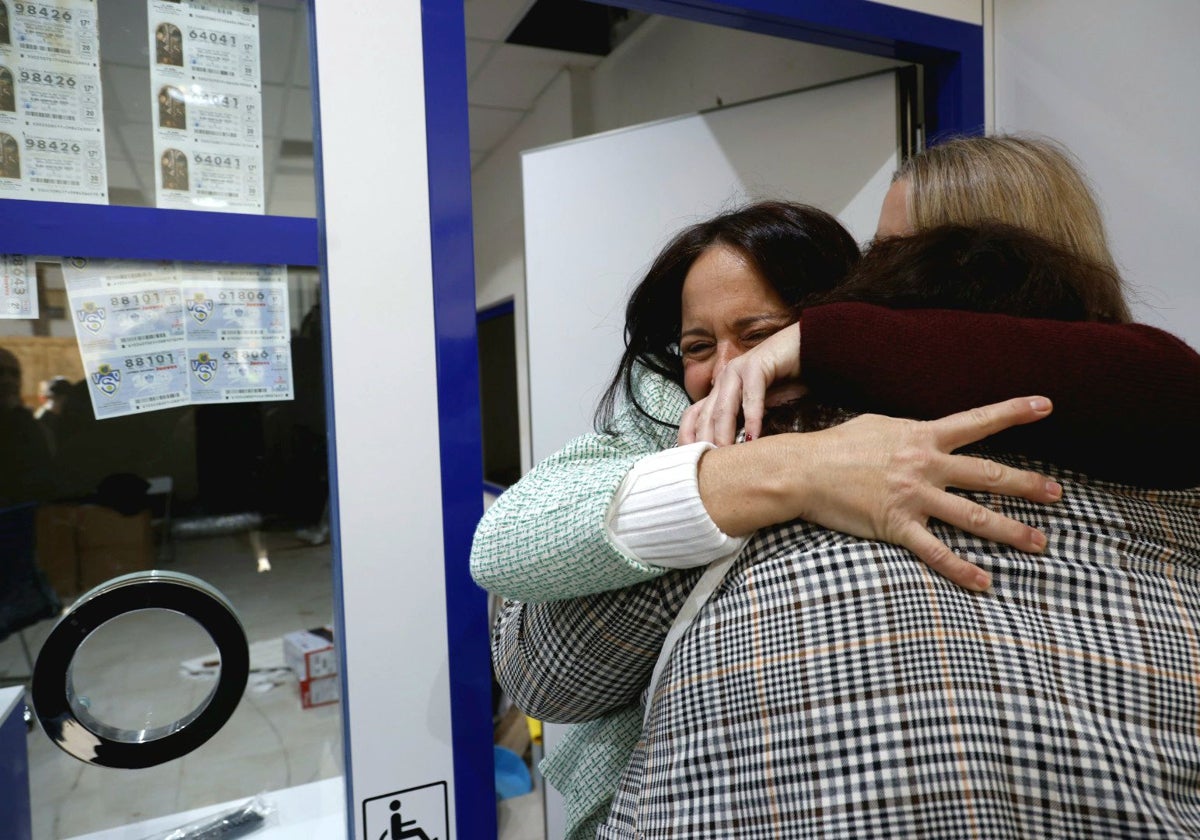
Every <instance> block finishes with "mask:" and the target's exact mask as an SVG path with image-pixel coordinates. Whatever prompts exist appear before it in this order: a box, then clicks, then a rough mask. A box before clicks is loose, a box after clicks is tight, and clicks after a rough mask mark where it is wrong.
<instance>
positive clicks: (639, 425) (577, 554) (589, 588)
mask: <svg viewBox="0 0 1200 840" xmlns="http://www.w3.org/2000/svg"><path fill="white" fill-rule="evenodd" d="M634 388H635V389H636V391H637V395H638V401H639V403H640V404H641V405H642V407H643V408H645V409H646V410H647V411H648V412H649V413H650V414H652V415H653V416H654V417H658V418H661V419H662V420H664V421H666V422H669V423H676V422H678V420H679V417H680V416H681V415H682V414H683V411H684V409H686V408H687V406H688V398H687V395H686V394H685V393H684V391H683V389H682V388H680V387H679V386H678V385H676V384H675V383H673V382H670V381H669V380H666V379H664V378H662V377H660V376H658V375H656V374H653V373H649V372H648V371H645V370H644V369H637V370H636V371H635V376H634ZM613 425H614V427H615V429H616V430H617V432H618V434H615V435H609V434H589V435H583V436H582V437H578V438H575V439H574V440H572V441H571V442H570V443H568V444H567V445H566V446H565V447H563V449H561V450H560V451H559V452H557V453H556V454H554V455H551V456H550V457H549V458H547V459H546V460H545V461H542V462H541V463H540V464H538V465H537V466H536V467H534V469H533V470H531V471H530V472H529V473H528V474H527V475H525V476H524V477H523V478H522V479H521V480H520V481H518V482H517V483H516V484H514V485H513V486H512V487H509V488H508V489H507V490H505V491H504V493H503V494H501V496H500V497H499V498H498V499H497V500H496V502H495V504H493V505H492V506H491V508H489V509H488V511H487V513H486V514H484V517H483V519H482V520H481V521H480V523H479V526H478V527H477V528H476V530H475V540H474V543H473V544H472V546H471V575H472V576H473V577H474V578H475V581H476V582H477V583H478V584H479V585H480V586H482V587H484V588H485V589H487V590H488V591H490V592H494V593H497V594H500V595H503V596H504V597H506V598H512V599H514V600H518V601H525V602H531V603H532V602H540V601H555V600H561V599H564V598H578V597H581V596H584V595H593V594H595V593H597V592H603V591H606V590H610V589H620V588H622V587H626V586H631V585H633V584H636V583H641V582H643V581H646V580H650V579H652V578H655V577H658V576H659V575H661V574H662V573H663V572H664V571H666V570H665V569H663V568H661V567H658V566H653V565H649V564H646V563H642V562H640V561H639V560H637V559H636V558H634V557H630V556H628V555H626V554H625V553H624V552H622V551H621V550H620V549H619V548H617V547H616V546H615V545H614V544H613V543H611V542H610V541H609V539H608V528H607V526H606V516H607V514H608V509H609V507H610V505H611V503H612V499H613V496H614V495H615V494H616V492H617V488H618V487H619V486H620V484H621V481H622V479H624V477H625V474H626V473H628V472H629V470H630V468H632V467H633V464H634V463H635V462H636V461H637V460H638V459H640V458H642V457H644V456H646V455H650V454H652V453H654V452H660V451H662V450H664V449H667V448H668V447H671V446H674V445H675V442H676V431H675V429H674V428H671V427H669V426H664V425H662V424H660V423H654V422H653V421H651V420H649V419H647V418H646V417H644V416H643V415H642V414H640V413H639V412H637V411H636V410H634V409H632V408H629V407H626V408H624V409H622V411H621V412H619V413H618V415H617V416H616V417H615V418H614V424H613ZM641 729H642V710H641V707H640V706H639V705H637V704H631V705H630V706H627V707H626V708H624V709H622V710H620V711H618V712H613V713H611V714H609V715H606V716H605V717H603V718H600V719H598V720H594V721H589V722H587V723H583V724H578V725H575V726H572V727H571V728H570V729H569V730H568V732H567V733H566V734H565V735H564V737H563V739H562V741H561V742H560V743H559V745H558V748H557V749H555V750H554V751H553V752H552V753H551V754H550V755H548V756H547V757H546V759H545V760H544V761H543V762H542V764H541V770H542V774H543V776H544V777H545V778H546V780H547V781H549V782H550V784H552V785H553V786H554V787H555V789H556V790H558V791H559V792H560V793H561V794H562V795H563V799H564V802H565V809H566V816H567V837H568V839H569V840H582V838H590V837H594V836H595V833H596V828H597V826H598V825H599V824H600V823H601V822H602V821H603V819H604V817H605V815H606V814H607V813H608V808H609V803H610V802H611V800H612V796H613V793H614V791H615V790H616V786H617V780H618V779H619V777H620V774H621V771H622V770H623V769H624V767H625V765H626V763H628V761H629V757H630V755H631V754H632V753H633V749H634V746H635V745H636V744H637V739H638V735H639V733H640V732H641Z"/></svg>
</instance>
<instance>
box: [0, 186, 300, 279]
mask: <svg viewBox="0 0 1200 840" xmlns="http://www.w3.org/2000/svg"><path fill="white" fill-rule="evenodd" d="M0 253H4V254H35V255H38V256H55V257H68V256H69V257H114V258H118V259H124V260H188V261H197V262H231V263H256V264H259V265H268V264H270V265H275V264H290V265H316V264H317V259H318V248H317V222H316V220H315V219H301V218H295V217H292V216H251V215H248V214H240V213H201V212H198V211H195V210H161V209H159V208H156V207H123V206H120V205H110V204H64V203H61V202H57V201H20V200H14V199H8V200H4V201H0Z"/></svg>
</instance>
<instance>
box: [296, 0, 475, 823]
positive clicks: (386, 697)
mask: <svg viewBox="0 0 1200 840" xmlns="http://www.w3.org/2000/svg"><path fill="white" fill-rule="evenodd" d="M314 31H315V40H316V52H317V56H318V62H319V75H320V94H319V115H318V124H319V128H320V134H319V137H320V159H321V161H322V171H321V173H320V177H319V179H318V180H319V195H320V196H321V199H322V204H323V208H322V209H323V218H324V225H323V230H322V233H323V240H324V254H323V256H324V263H325V269H326V277H327V295H328V297H327V306H328V318H329V336H330V347H331V349H330V356H331V358H330V362H331V365H332V368H331V369H332V379H333V382H334V385H333V394H332V397H333V412H332V414H333V422H334V429H335V435H334V440H335V443H336V453H335V456H334V459H333V467H334V469H335V471H336V478H337V481H336V488H337V491H336V496H335V498H334V503H335V504H334V508H335V511H336V518H335V525H336V528H335V544H336V548H337V556H338V557H339V559H340V584H341V586H340V592H339V593H338V594H339V595H340V602H341V614H340V616H339V627H338V629H339V631H340V632H341V633H342V634H343V637H344V646H343V650H344V651H345V667H344V674H345V682H344V685H345V687H346V694H347V703H346V705H345V721H346V733H345V734H346V743H347V756H348V761H349V766H348V767H347V768H346V776H347V789H348V801H347V809H348V811H349V834H348V836H349V837H352V838H367V837H369V838H371V840H375V838H378V837H380V836H382V835H384V834H387V836H398V832H396V830H395V827H394V826H393V825H392V820H393V817H394V814H395V813H396V812H399V813H400V815H401V817H402V819H403V821H405V822H407V821H415V823H416V825H417V826H418V827H420V828H421V829H422V830H424V831H425V832H426V833H427V834H428V835H429V836H430V837H440V838H442V839H443V840H445V838H448V837H488V836H494V832H495V811H494V808H493V804H494V788H493V785H492V768H491V755H492V753H491V717H490V687H491V683H490V679H489V675H490V671H489V665H488V661H487V645H486V640H487V619H486V606H485V601H484V595H483V593H482V591H480V590H478V589H476V588H474V587H473V586H472V585H471V584H470V581H469V579H468V578H467V558H466V550H467V547H468V546H469V539H470V534H471V531H472V529H473V526H474V522H475V521H476V520H477V519H478V518H479V516H480V515H481V513H482V504H481V496H480V492H479V486H480V480H481V476H482V467H481V464H480V454H479V409H478V392H477V387H478V386H477V384H476V380H477V374H476V369H475V362H474V353H475V334H474V306H473V297H474V296H473V277H472V273H471V257H470V248H471V241H470V204H469V192H468V190H467V189H466V188H465V187H463V186H462V185H465V184H467V183H468V180H469V156H468V151H467V144H466V102H465V91H466V79H465V60H464V55H463V50H464V38H463V28H462V8H461V5H455V4H450V3H442V4H432V5H430V6H429V7H428V8H423V6H422V4H416V3H394V2H387V0H356V2H352V3H341V2H338V3H333V2H327V0H325V1H323V0H317V2H316V3H315V26H314ZM455 57H456V58H457V60H454V59H455ZM381 80H387V81H386V84H385V85H382V86H381V84H380V81H381ZM428 137H432V138H434V142H427V138H428ZM460 255H462V256H465V259H462V258H461V257H460ZM456 258H457V260H456ZM439 367H440V368H442V369H443V372H442V376H441V377H440V378H439V375H438V373H439ZM331 484H333V482H331ZM448 597H451V598H452V599H453V601H454V604H455V609H454V614H453V619H454V620H453V623H452V624H451V623H450V622H448V610H447V600H448ZM463 639H466V642H465V643H463V644H460V643H459V641H460V640H463ZM456 806H458V807H457V808H456ZM464 813H465V814H466V817H464V816H463V814H464ZM389 832H390V833H389Z"/></svg>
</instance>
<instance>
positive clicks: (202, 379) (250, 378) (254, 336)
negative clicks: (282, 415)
mask: <svg viewBox="0 0 1200 840" xmlns="http://www.w3.org/2000/svg"><path fill="white" fill-rule="evenodd" d="M180 273H181V275H182V283H183V299H184V313H185V314H184V321H185V323H186V324H187V346H188V372H189V375H190V376H191V388H192V401H193V402H197V403H203V402H259V401H262V400H290V399H292V396H293V382H292V353H291V343H290V342H291V324H290V315H289V307H288V286H287V267H286V266H281V265H278V266H254V265H210V264H196V263H184V264H183V265H182V266H181V268H180Z"/></svg>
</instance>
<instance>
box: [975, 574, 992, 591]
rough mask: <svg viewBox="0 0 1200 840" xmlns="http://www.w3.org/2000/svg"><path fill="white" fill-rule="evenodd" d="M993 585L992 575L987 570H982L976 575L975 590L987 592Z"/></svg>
mask: <svg viewBox="0 0 1200 840" xmlns="http://www.w3.org/2000/svg"><path fill="white" fill-rule="evenodd" d="M991 586H992V576H991V575H989V574H988V573H987V572H980V573H979V574H977V575H975V591H976V592H987V591H988V589H990V588H991Z"/></svg>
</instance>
